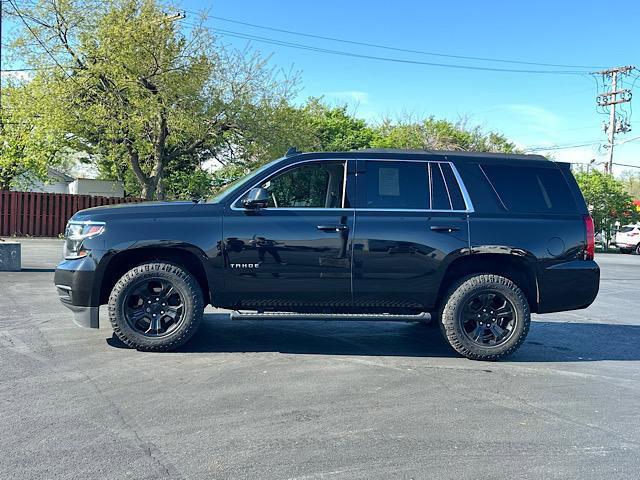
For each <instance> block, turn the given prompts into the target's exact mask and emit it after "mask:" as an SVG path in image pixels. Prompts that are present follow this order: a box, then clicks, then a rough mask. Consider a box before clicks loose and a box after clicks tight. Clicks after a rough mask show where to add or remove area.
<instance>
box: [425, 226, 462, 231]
mask: <svg viewBox="0 0 640 480" xmlns="http://www.w3.org/2000/svg"><path fill="white" fill-rule="evenodd" d="M430 228H431V230H433V231H434V232H455V231H457V230H460V227H456V226H454V225H431V227H430Z"/></svg>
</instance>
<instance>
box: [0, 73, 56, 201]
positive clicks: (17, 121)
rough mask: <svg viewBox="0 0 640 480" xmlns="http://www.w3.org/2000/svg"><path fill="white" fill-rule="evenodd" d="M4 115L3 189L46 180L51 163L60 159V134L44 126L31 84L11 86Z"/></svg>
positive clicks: (0, 133) (0, 140) (0, 141)
mask: <svg viewBox="0 0 640 480" xmlns="http://www.w3.org/2000/svg"><path fill="white" fill-rule="evenodd" d="M2 100H3V110H2V118H0V190H9V189H10V188H20V187H21V186H22V184H26V183H28V182H29V181H33V180H36V179H38V180H43V181H44V180H46V178H47V166H49V165H55V164H56V163H57V162H58V161H59V157H58V153H59V151H60V149H61V145H60V142H59V138H60V135H59V134H56V133H54V132H52V131H51V130H49V129H47V128H44V125H43V120H42V119H41V118H39V116H38V113H37V109H36V106H37V104H38V100H40V99H38V98H34V97H33V96H32V95H31V92H30V89H29V88H28V86H27V85H21V84H18V85H8V86H5V88H3V92H2Z"/></svg>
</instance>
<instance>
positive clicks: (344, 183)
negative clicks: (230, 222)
mask: <svg viewBox="0 0 640 480" xmlns="http://www.w3.org/2000/svg"><path fill="white" fill-rule="evenodd" d="M349 160H350V159H349V158H343V159H340V158H335V159H331V158H310V159H308V160H300V161H299V162H295V163H291V164H289V165H285V166H284V167H282V168H279V169H278V170H276V171H275V172H273V173H272V174H271V175H269V176H268V177H267V178H266V179H263V180H259V181H258V182H257V183H254V184H253V185H252V186H251V187H249V188H247V189H246V190H245V191H244V192H242V194H240V195H238V196H237V197H236V198H235V200H234V201H233V202H231V205H230V207H229V208H230V209H231V210H235V211H245V209H244V208H242V207H237V206H236V203H238V201H239V200H240V199H241V198H242V197H244V196H245V195H246V194H247V193H248V192H249V190H251V189H252V188H255V187H256V186H258V185H260V184H261V183H264V182H266V181H269V180H270V179H272V178H273V177H274V176H275V175H277V174H278V173H280V172H281V171H283V170H286V169H287V168H293V167H297V166H298V165H303V164H305V163H327V162H338V163H342V164H343V166H344V176H343V179H342V206H341V207H339V208H328V207H265V208H262V209H261V210H279V211H288V210H293V211H298V210H305V211H318V210H330V211H336V210H349V211H351V210H354V209H353V208H345V207H344V201H345V197H344V195H345V193H346V189H347V162H349Z"/></svg>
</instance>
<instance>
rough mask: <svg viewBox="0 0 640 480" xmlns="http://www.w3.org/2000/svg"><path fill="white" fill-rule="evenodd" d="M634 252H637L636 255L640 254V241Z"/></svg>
mask: <svg viewBox="0 0 640 480" xmlns="http://www.w3.org/2000/svg"><path fill="white" fill-rule="evenodd" d="M634 252H635V253H636V255H640V243H639V244H638V245H636V248H635V250H634Z"/></svg>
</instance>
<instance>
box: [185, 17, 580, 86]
mask: <svg viewBox="0 0 640 480" xmlns="http://www.w3.org/2000/svg"><path fill="white" fill-rule="evenodd" d="M187 25H188V26H191V27H196V28H197V27H202V28H205V29H208V30H211V31H213V32H217V33H220V34H222V35H223V36H226V37H232V38H240V39H245V40H252V41H256V42H262V43H267V44H271V45H279V46H284V47H290V48H296V49H299V50H307V51H312V52H317V53H326V54H330V55H339V56H345V57H353V58H361V59H366V60H378V61H386V62H393V63H404V64H410V65H424V66H431V67H443V68H456V69H462V70H480V71H490V72H505V73H531V74H552V75H587V72H582V71H577V70H526V69H511V68H497V67H482V66H478V65H461V64H453V63H436V62H424V61H420V60H410V59H404V58H396V57H381V56H377V55H367V54H361V53H355V52H347V51H344V50H333V49H328V48H321V47H315V46H312V45H305V44H301V43H295V42H288V41H286V40H278V39H275V38H270V37H262V36H259V35H251V34H248V33H243V32H236V31H233V30H226V29H221V28H217V27H211V26H202V25H196V24H187Z"/></svg>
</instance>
